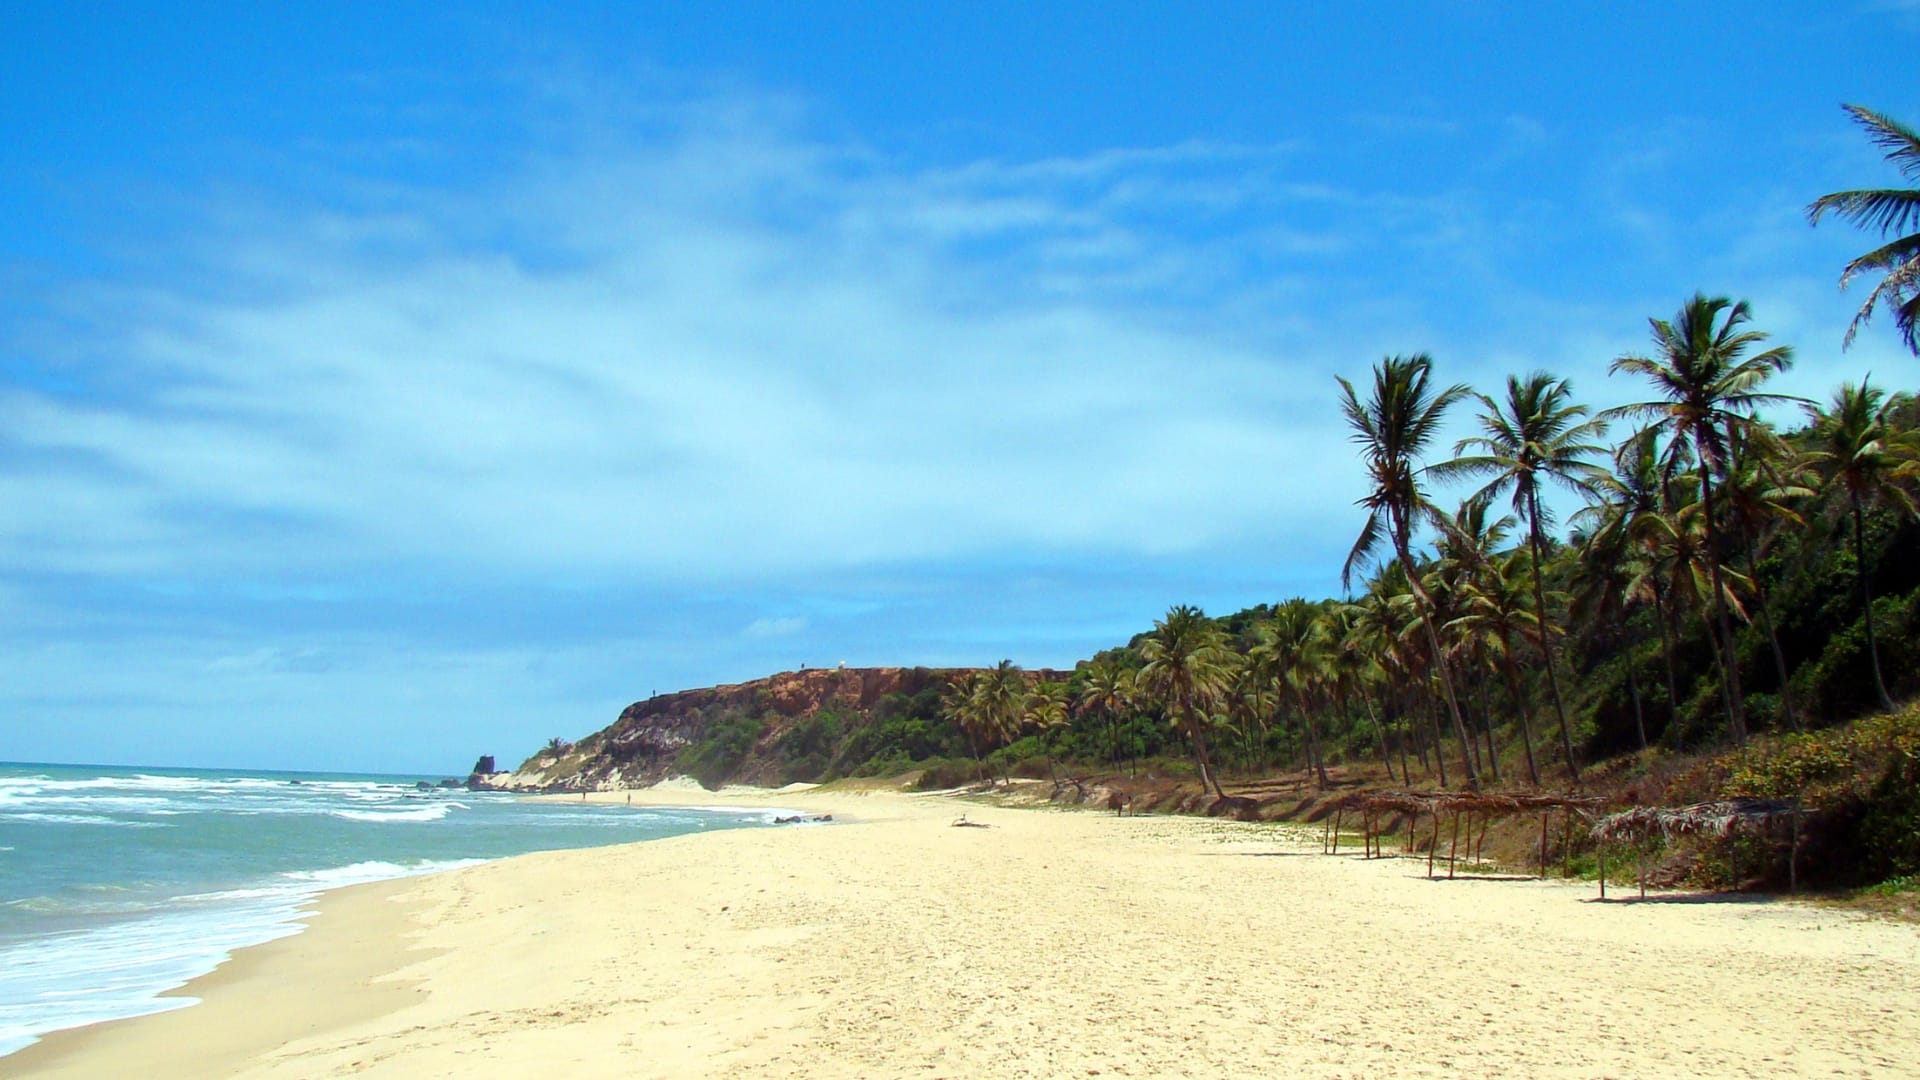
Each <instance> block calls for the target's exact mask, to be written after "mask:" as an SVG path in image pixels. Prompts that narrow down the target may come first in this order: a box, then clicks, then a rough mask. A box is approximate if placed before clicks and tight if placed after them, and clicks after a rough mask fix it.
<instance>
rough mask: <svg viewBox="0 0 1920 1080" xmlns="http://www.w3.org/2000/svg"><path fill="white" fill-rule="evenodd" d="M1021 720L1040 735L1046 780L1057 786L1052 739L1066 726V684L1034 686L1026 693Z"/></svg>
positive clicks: (1044, 683)
mask: <svg viewBox="0 0 1920 1080" xmlns="http://www.w3.org/2000/svg"><path fill="white" fill-rule="evenodd" d="M1022 718H1023V719H1024V720H1025V721H1026V725H1027V727H1029V728H1032V729H1033V730H1035V731H1038V732H1039V733H1040V748H1041V749H1042V750H1044V751H1045V752H1046V755H1047V778H1048V779H1050V780H1052V781H1053V782H1054V783H1055V784H1056V785H1057V784H1058V783H1059V782H1060V778H1059V776H1058V774H1056V773H1055V772H1054V768H1053V739H1054V736H1056V735H1058V734H1059V733H1060V731H1061V730H1062V729H1063V728H1065V727H1066V726H1067V684H1066V683H1063V682H1055V681H1053V680H1051V679H1049V680H1047V681H1044V682H1041V683H1038V684H1036V685H1035V686H1034V687H1033V689H1031V690H1029V691H1027V701H1026V707H1025V709H1024V711H1023V713H1022Z"/></svg>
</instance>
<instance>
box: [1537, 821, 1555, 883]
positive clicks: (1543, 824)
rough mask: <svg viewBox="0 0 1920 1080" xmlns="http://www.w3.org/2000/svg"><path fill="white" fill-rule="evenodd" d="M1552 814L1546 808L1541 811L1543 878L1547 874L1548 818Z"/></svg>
mask: <svg viewBox="0 0 1920 1080" xmlns="http://www.w3.org/2000/svg"><path fill="white" fill-rule="evenodd" d="M1551 816H1552V815H1551V814H1550V813H1548V812H1547V811H1545V810H1542V811H1540V876H1541V877H1542V878H1544V877H1546V876H1547V818H1549V817H1551Z"/></svg>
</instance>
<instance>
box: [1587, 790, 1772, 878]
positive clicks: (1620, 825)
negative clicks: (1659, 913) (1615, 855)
mask: <svg viewBox="0 0 1920 1080" xmlns="http://www.w3.org/2000/svg"><path fill="white" fill-rule="evenodd" d="M1808 813H1809V811H1808V810H1807V809H1806V808H1805V807H1802V806H1801V805H1800V804H1799V803H1798V802H1790V801H1783V800H1777V799H1729V800H1726V801H1723V802H1708V803H1695V804H1693V805H1692V806H1679V807H1668V806H1636V807H1634V808H1633V809H1631V810H1622V811H1621V812H1619V813H1617V814H1608V815H1607V816H1606V817H1603V818H1600V819H1599V820H1597V821H1595V822H1594V824H1593V838H1594V840H1595V842H1597V843H1598V844H1599V845H1600V895H1601V896H1602V897H1604V896H1606V895H1607V869H1606V867H1607V864H1606V848H1607V845H1608V844H1613V843H1630V844H1633V845H1635V846H1639V845H1641V844H1643V843H1644V842H1646V841H1648V840H1651V839H1653V838H1654V837H1659V838H1660V839H1661V840H1671V839H1673V838H1674V837H1675V836H1682V835H1688V834H1695V835H1708V836H1719V837H1722V838H1728V839H1730V838H1732V837H1733V835H1734V834H1735V833H1738V832H1743V831H1744V832H1748V833H1751V834H1753V835H1756V836H1759V837H1761V838H1763V839H1766V838H1770V837H1772V836H1773V835H1774V834H1775V833H1776V832H1777V831H1778V830H1779V829H1780V828H1781V827H1782V826H1784V827H1785V828H1786V829H1787V830H1788V831H1789V832H1790V833H1791V835H1792V839H1791V841H1790V842H1789V844H1788V845H1787V887H1788V889H1790V890H1793V891H1796V892H1797V891H1798V890H1799V887H1800V833H1801V826H1802V822H1803V821H1804V819H1805V818H1806V816H1807V814H1808ZM1763 869H1764V867H1763ZM1639 877H1640V895H1641V896H1645V895H1646V894H1647V874H1646V867H1645V865H1644V864H1643V865H1642V866H1641V867H1640V875H1639Z"/></svg>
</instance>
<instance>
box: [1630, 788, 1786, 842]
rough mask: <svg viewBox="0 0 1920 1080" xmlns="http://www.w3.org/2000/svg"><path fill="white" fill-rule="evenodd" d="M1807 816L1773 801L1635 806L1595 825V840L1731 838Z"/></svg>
mask: <svg viewBox="0 0 1920 1080" xmlns="http://www.w3.org/2000/svg"><path fill="white" fill-rule="evenodd" d="M1806 812H1807V811H1806V810H1804V809H1802V808H1801V806H1800V805H1799V804H1798V803H1793V802H1783V801H1779V800H1774V799H1729V800H1726V801H1724V802H1706V803H1694V804H1693V805H1692V806H1673V807H1669V806H1636V807H1634V808H1633V809H1631V810H1622V811H1620V812H1619V813H1617V814H1608V815H1607V816H1606V817H1603V818H1601V819H1600V820H1598V821H1596V822H1594V823H1593V837H1594V839H1596V840H1601V841H1607V842H1612V841H1637V840H1644V839H1647V838H1649V837H1653V836H1659V837H1661V838H1663V839H1666V838H1671V837H1673V836H1676V835H1679V834H1682V833H1709V834H1714V835H1718V836H1731V835H1732V834H1733V832H1734V830H1736V829H1739V828H1741V827H1743V826H1745V827H1748V828H1756V829H1765V828H1767V827H1768V826H1771V825H1772V824H1773V823H1774V822H1775V821H1778V820H1782V819H1792V818H1794V817H1797V816H1800V815H1804V814H1805V813H1806Z"/></svg>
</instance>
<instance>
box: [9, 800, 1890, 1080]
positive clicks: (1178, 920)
mask: <svg viewBox="0 0 1920 1080" xmlns="http://www.w3.org/2000/svg"><path fill="white" fill-rule="evenodd" d="M632 794H634V795H635V796H636V803H635V805H636V806H643V805H683V806H684V805H700V804H704V805H726V806H736V807H742V808H745V807H755V808H766V807H771V806H774V805H778V806H779V807H781V808H783V809H786V808H799V809H801V810H803V811H804V812H806V813H809V814H815V813H831V814H833V815H834V817H835V822H836V826H838V827H826V828H793V829H743V830H732V829H729V830H717V831H711V832H706V833H698V834H691V835H686V836H679V837H672V838H666V839H660V840H648V841H642V842H639V843H633V844H624V845H617V846H612V847H603V848H589V849H576V850H571V851H560V852H543V853H538V854H534V855H523V856H516V857H513V858H509V859H504V860H499V861H496V862H490V863H486V864H482V865H479V866H474V867H469V868H465V869H460V870H453V871H448V872H446V873H442V874H436V875H432V876H428V877H416V878H403V879H396V880H391V881H384V882H378V883H374V884H370V885H358V886H351V887H348V888H345V889H340V890H334V891H331V892H328V893H326V894H324V895H323V896H322V898H321V900H320V902H319V904H318V906H317V914H316V915H315V917H314V918H313V920H312V922H311V924H310V925H309V927H308V928H307V930H306V931H305V932H303V933H301V934H298V935H296V936H294V937H290V938H285V939H281V940H279V941H275V942H270V943H268V944H266V945H262V946H258V947H255V948H252V949H247V950H242V951H241V952H239V953H236V954H235V957H234V958H233V959H232V960H231V961H229V962H228V963H227V964H223V965H221V967H220V968H219V969H218V970H217V971H216V972H214V973H213V974H212V975H209V976H206V977H204V978H203V979H201V980H196V981H195V982H194V983H193V984H190V985H189V986H188V987H186V988H184V989H183V990H182V991H180V992H181V993H188V994H193V995H196V996H201V997H202V998H203V1001H202V1003H201V1004H199V1005H196V1006H193V1007H190V1008H185V1009H178V1010H174V1011H172V1012H167V1013H161V1014H156V1015H151V1016H144V1017H137V1018H132V1019H127V1020H120V1021H113V1022H109V1023H106V1024H100V1025H94V1026H92V1027H89V1028H81V1029H74V1030H71V1031H67V1032H59V1033H55V1034H53V1035H49V1036H47V1037H45V1038H43V1040H42V1041H41V1042H40V1043H39V1044H36V1045H34V1046H31V1047H28V1048H26V1049H24V1050H22V1051H20V1052H19V1053H17V1054H15V1055H11V1056H10V1057H8V1058H6V1059H0V1060H4V1063H5V1071H6V1072H7V1074H8V1075H19V1076H44V1077H57V1076H100V1075H121V1074H126V1073H134V1074H138V1075H141V1076H142V1077H143V1080H166V1078H168V1077H174V1076H180V1077H186V1076H216V1075H244V1076H260V1077H282V1076H315V1075H335V1074H344V1073H347V1072H352V1073H355V1074H358V1073H361V1072H370V1073H373V1074H375V1075H383V1076H416V1075H456V1074H465V1073H469V1072H473V1071H478V1070H479V1069H481V1068H486V1069H490V1070H497V1069H503V1068H504V1069H508V1070H510V1071H516V1072H517V1071H523V1070H524V1071H532V1070H536V1069H538V1070H544V1071H558V1072H562V1073H564V1074H566V1075H568V1076H570V1077H580V1076H588V1077H591V1076H603V1075H604V1076H615V1075H619V1076H634V1075H638V1076H661V1077H667V1076H710V1075H737V1076H818V1077H840V1076H847V1077H852V1076H871V1075H900V1074H905V1073H912V1074H915V1075H926V1076H998V1075H1068V1074H1073V1075H1089V1074H1094V1073H1095V1072H1096V1071H1097V1072H1098V1074H1100V1075H1117V1076H1149V1075H1169V1074H1212V1075H1227V1076H1261V1075H1272V1074H1274V1073H1276V1072H1279V1073H1287V1074H1292V1075H1301V1076H1345V1075H1449V1074H1450V1075H1493V1074H1496V1073H1507V1074H1514V1075H1535V1076H1581V1077H1588V1076H1596V1077H1597V1076H1603V1075H1661V1076H1725V1075H1756V1076H1758V1075H1766V1076H1793V1075H1814V1074H1830V1073H1831V1072H1833V1071H1834V1070H1845V1071H1847V1072H1848V1073H1849V1074H1852V1075H1889V1076H1892V1075H1900V1073H1901V1070H1903V1069H1905V1068H1906V1067H1908V1065H1910V1063H1911V1061H1912V1060H1915V1056H1916V1054H1920V1031H1913V1030H1908V1029H1910V1028H1912V1025H1911V1024H1908V1023H1906V1021H1905V1019H1903V1018H1910V1017H1911V1016H1912V1015H1913V1013H1914V1011H1915V1009H1917V1008H1920V928H1915V927H1911V926H1906V925H1902V924H1891V923H1880V922H1875V921H1869V920H1865V919H1862V918H1860V917H1859V916H1856V915H1852V914H1849V913H1842V912H1835V911H1831V910H1826V909H1820V908H1817V907H1813V906H1809V905H1805V904H1797V903H1789V902H1778V901H1776V902H1763V903H1754V902H1745V903H1720V902H1715V901H1713V900H1712V899H1711V898H1706V899H1701V898H1675V897H1666V898H1654V899H1651V900H1649V901H1647V902H1636V901H1632V900H1627V901H1616V902H1608V903H1605V904H1602V903H1597V902H1595V901H1594V900H1593V897H1592V893H1591V891H1590V889H1588V888H1587V887H1585V886H1583V885H1579V884H1566V883H1560V882H1553V881H1546V882H1541V881H1532V880H1487V879H1474V878H1462V879H1460V880H1457V881H1452V882H1447V881H1426V880H1424V879H1423V877H1422V876H1421V874H1420V872H1419V868H1418V867H1416V866H1415V865H1414V864H1413V863H1412V862H1409V861H1405V860H1399V859H1383V860H1374V861H1370V862H1369V861H1365V860H1362V859H1360V858H1359V857H1358V856H1357V855H1356V856H1351V857H1349V856H1346V855H1341V856H1322V855H1320V854H1319V852H1318V845H1317V843H1314V842H1311V841H1307V840H1305V839H1303V838H1300V837H1299V834H1298V833H1289V831H1288V830H1287V829H1286V828H1285V827H1281V828H1276V827H1274V826H1270V825H1243V824H1239V823H1228V822H1221V821H1218V820H1213V819H1201V818H1170V817H1114V816H1111V815H1107V814H1102V813H1097V812H1091V811H1063V810H1048V809H1024V808H1010V807H999V806H992V805H987V804H982V803H978V802H972V801H964V802H963V801H957V800H947V799H943V798H940V797H938V796H927V795H911V796H910V795H904V794H898V793H890V792H873V793H865V792H858V791H851V792H850V791H829V792H811V791H806V792H796V791H792V790H778V791H758V790H755V791H742V790H739V789H729V790H726V791H722V792H718V793H716V792H707V791H674V790H657V791H656V790H640V791H635V792H633V793H632ZM625 795H626V793H624V792H610V793H596V794H595V795H594V796H592V801H601V802H612V801H622V802H623V801H624V799H625ZM549 798H553V797H549ZM557 798H559V799H570V798H572V797H570V796H558V797H557ZM963 813H964V814H966V815H967V817H968V819H969V820H970V821H972V822H975V823H980V824H985V825H988V826H990V827H989V828H983V829H955V828H951V827H949V826H950V825H951V823H952V822H953V820H954V819H955V818H957V817H959V816H960V815H961V814H963ZM856 818H857V819H858V820H857V822H856V821H855V820H854V819H856ZM843 822H844V823H846V824H844V825H842V824H841V823H843ZM1290 835H1291V836H1292V837H1294V838H1293V839H1289V836H1290ZM1680 899H1685V900H1687V901H1688V902H1674V901H1675V900H1680ZM1782 986H1790V987H1792V998H1791V1000H1789V999H1788V997H1787V995H1786V994H1784V993H1783V992H1782V991H1781V990H1780V989H1779V988H1780V987H1782Z"/></svg>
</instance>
